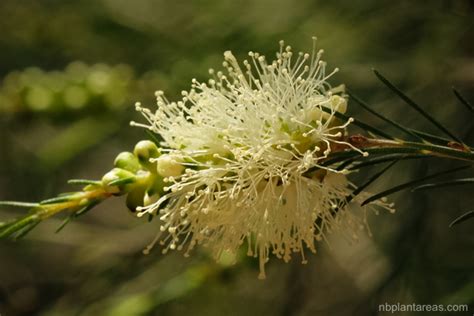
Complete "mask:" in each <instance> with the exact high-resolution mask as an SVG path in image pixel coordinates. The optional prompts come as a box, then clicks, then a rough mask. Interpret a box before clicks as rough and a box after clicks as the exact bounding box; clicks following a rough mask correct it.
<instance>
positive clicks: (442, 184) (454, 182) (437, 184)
mask: <svg viewBox="0 0 474 316" xmlns="http://www.w3.org/2000/svg"><path fill="white" fill-rule="evenodd" d="M472 183H474V178H465V179H455V180H449V181H442V182H435V183H428V184H423V185H420V186H417V187H415V188H413V189H412V192H414V191H420V190H427V189H434V188H442V187H450V186H455V185H463V184H472Z"/></svg>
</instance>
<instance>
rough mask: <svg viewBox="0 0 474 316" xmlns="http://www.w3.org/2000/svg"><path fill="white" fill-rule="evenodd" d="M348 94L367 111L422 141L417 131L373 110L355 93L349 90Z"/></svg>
mask: <svg viewBox="0 0 474 316" xmlns="http://www.w3.org/2000/svg"><path fill="white" fill-rule="evenodd" d="M348 94H349V97H350V98H351V99H353V100H354V101H355V104H358V105H359V106H361V107H362V108H363V109H365V110H366V111H368V112H370V113H371V114H372V115H374V116H376V117H378V118H379V119H381V120H382V121H385V122H386V123H388V124H390V125H392V126H394V127H395V128H397V129H399V130H400V131H402V132H404V133H406V134H407V135H409V136H411V137H414V138H415V139H417V140H420V141H422V140H423V139H422V138H421V137H420V136H419V135H417V134H416V133H414V132H412V131H411V130H410V129H409V128H407V127H404V126H403V125H401V124H398V123H397V122H395V121H392V120H391V119H389V118H387V117H385V116H383V115H382V114H380V113H378V112H377V111H375V110H373V109H372V108H371V107H370V106H369V105H368V104H367V103H365V102H364V101H362V100H361V99H359V98H358V97H356V96H355V95H353V94H352V93H350V92H348Z"/></svg>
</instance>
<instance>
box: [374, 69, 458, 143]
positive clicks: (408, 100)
mask: <svg viewBox="0 0 474 316" xmlns="http://www.w3.org/2000/svg"><path fill="white" fill-rule="evenodd" d="M373 71H374V73H375V75H376V76H377V78H379V80H380V81H382V83H383V84H385V85H386V86H387V87H388V88H389V89H390V90H392V91H393V92H394V93H395V94H396V95H398V96H399V97H400V98H401V99H402V100H403V101H405V103H406V104H408V105H409V106H411V107H412V108H413V109H415V110H416V111H417V112H418V113H420V114H421V115H422V116H423V117H424V118H426V119H427V120H428V121H430V122H431V123H432V124H433V125H434V126H436V127H437V128H438V129H439V130H440V131H442V132H443V133H445V134H446V135H448V136H449V137H451V138H452V139H453V140H455V141H457V142H458V143H460V144H462V143H463V142H462V140H460V139H459V138H457V137H456V136H454V135H453V134H452V133H451V132H450V131H448V130H447V129H446V128H445V127H444V126H443V125H442V124H441V123H439V122H438V121H437V120H435V119H434V118H433V117H432V116H431V115H429V114H428V113H427V112H426V111H425V110H423V109H422V108H421V107H420V106H419V105H418V104H416V102H415V101H413V100H412V99H411V98H409V97H408V96H407V95H406V94H405V93H403V92H402V91H401V90H400V89H399V88H397V87H396V86H395V85H393V84H392V83H391V82H390V81H389V80H388V79H387V78H385V77H384V76H382V74H381V73H379V72H378V71H377V70H375V69H373Z"/></svg>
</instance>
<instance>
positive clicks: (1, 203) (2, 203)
mask: <svg viewBox="0 0 474 316" xmlns="http://www.w3.org/2000/svg"><path fill="white" fill-rule="evenodd" d="M0 206H14V207H23V208H34V207H38V206H39V204H38V203H28V202H17V201H0Z"/></svg>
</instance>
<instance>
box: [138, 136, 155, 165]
mask: <svg viewBox="0 0 474 316" xmlns="http://www.w3.org/2000/svg"><path fill="white" fill-rule="evenodd" d="M133 153H134V154H135V156H137V158H138V160H139V161H140V162H141V163H145V162H148V161H149V160H150V158H157V157H159V156H160V150H159V149H158V147H157V146H156V145H155V143H154V142H152V141H149V140H142V141H139V142H138V143H137V144H136V145H135V149H134V150H133Z"/></svg>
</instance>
